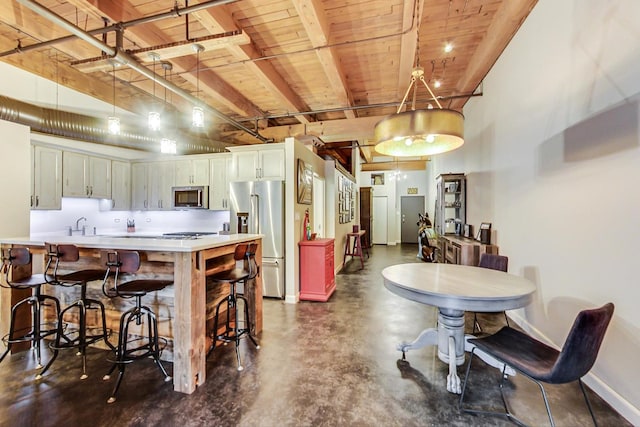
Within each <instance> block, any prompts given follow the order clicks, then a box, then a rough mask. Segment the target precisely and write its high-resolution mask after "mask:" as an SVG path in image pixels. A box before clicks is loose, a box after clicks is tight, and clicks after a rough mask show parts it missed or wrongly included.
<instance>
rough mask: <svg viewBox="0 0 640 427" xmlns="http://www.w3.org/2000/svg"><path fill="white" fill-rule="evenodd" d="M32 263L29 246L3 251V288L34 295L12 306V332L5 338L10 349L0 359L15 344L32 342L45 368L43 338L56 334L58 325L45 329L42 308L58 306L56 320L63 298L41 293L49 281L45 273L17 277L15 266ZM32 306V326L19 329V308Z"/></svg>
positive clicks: (10, 329) (39, 366)
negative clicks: (42, 356) (60, 299)
mask: <svg viewBox="0 0 640 427" xmlns="http://www.w3.org/2000/svg"><path fill="white" fill-rule="evenodd" d="M29 264H31V253H30V252H29V250H28V249H27V248H10V249H3V250H2V271H3V273H4V279H5V280H4V282H3V283H0V286H2V287H3V288H7V287H8V288H12V289H28V290H31V295H30V296H28V297H26V298H23V299H22V300H20V301H19V302H17V303H16V304H14V306H13V307H11V323H10V325H9V333H8V334H7V335H5V336H4V337H3V338H2V341H3V342H4V343H5V345H6V347H7V349H6V350H5V352H4V353H2V356H0V362H2V361H3V360H4V358H5V357H6V356H7V354H9V351H10V350H11V347H12V345H13V344H18V343H23V342H29V341H31V346H32V347H33V348H34V349H35V351H36V359H37V361H38V366H37V368H38V369H40V368H42V363H41V352H40V341H42V339H43V338H45V337H47V336H49V335H53V334H55V333H56V331H57V327H50V328H49V329H42V307H43V306H53V307H54V309H55V315H56V319H57V318H58V315H59V314H60V301H58V299H57V298H55V297H53V296H50V295H44V294H43V293H42V285H44V284H46V283H47V280H46V278H45V276H44V274H32V275H29V276H27V277H22V278H14V276H19V274H18V272H17V271H15V269H16V267H21V266H25V265H29ZM28 306H30V307H31V326H30V327H28V328H22V329H16V320H17V318H18V316H17V315H18V311H19V310H20V309H21V308H22V307H28Z"/></svg>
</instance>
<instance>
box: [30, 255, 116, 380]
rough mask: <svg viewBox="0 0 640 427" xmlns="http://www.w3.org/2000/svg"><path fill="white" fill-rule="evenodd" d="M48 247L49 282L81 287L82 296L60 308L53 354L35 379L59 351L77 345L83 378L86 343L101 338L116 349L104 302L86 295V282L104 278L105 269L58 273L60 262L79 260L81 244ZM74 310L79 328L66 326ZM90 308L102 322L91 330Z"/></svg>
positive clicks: (37, 377) (85, 367)
mask: <svg viewBox="0 0 640 427" xmlns="http://www.w3.org/2000/svg"><path fill="white" fill-rule="evenodd" d="M46 247H47V253H48V256H49V260H48V261H47V270H46V273H45V278H46V279H47V283H48V284H51V285H55V286H62V287H79V288H80V298H78V299H77V300H75V301H74V302H72V303H71V304H69V305H68V306H67V307H65V308H64V309H62V310H61V311H60V314H59V315H58V328H57V331H56V339H55V341H54V342H53V343H51V344H50V345H49V346H50V347H51V349H52V350H53V357H52V358H51V359H49V362H48V363H47V365H46V366H45V367H44V369H43V370H42V371H41V372H40V373H39V374H38V375H37V376H36V379H40V378H42V375H44V373H45V372H46V371H47V370H48V369H49V368H50V367H51V365H52V364H53V362H54V361H55V360H56V358H57V357H58V351H59V350H64V349H71V348H76V349H77V350H78V351H77V353H76V354H77V355H78V356H82V375H81V376H80V379H81V380H83V379H85V378H87V376H88V375H87V355H86V350H87V346H89V345H90V344H93V343H96V342H98V341H104V343H105V344H106V345H107V346H108V347H109V348H111V349H113V348H114V347H113V345H111V343H110V342H109V339H108V336H109V334H110V331H109V330H108V329H107V321H106V315H105V310H104V304H102V302H100V301H98V300H96V299H92V298H88V297H87V283H88V282H92V281H97V280H100V281H102V280H103V278H104V274H105V272H104V270H101V269H86V270H76V271H72V272H70V273H65V274H60V273H59V272H58V269H59V268H60V262H64V263H67V262H72V263H74V262H78V260H79V259H80V252H79V250H78V247H77V246H75V245H70V244H60V245H58V244H52V243H46ZM50 272H51V273H50ZM72 310H77V312H78V317H77V318H78V327H77V328H67V325H65V321H64V317H65V315H66V314H67V313H71V312H72ZM89 310H97V311H98V312H99V314H100V317H101V322H100V325H99V326H98V327H91V329H89V328H88V327H87V313H88V312H89Z"/></svg>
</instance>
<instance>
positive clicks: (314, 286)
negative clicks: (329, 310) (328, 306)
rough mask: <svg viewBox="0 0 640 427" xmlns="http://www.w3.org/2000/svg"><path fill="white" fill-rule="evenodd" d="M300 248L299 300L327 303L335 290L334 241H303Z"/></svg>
mask: <svg viewBox="0 0 640 427" xmlns="http://www.w3.org/2000/svg"><path fill="white" fill-rule="evenodd" d="M298 245H299V246H300V299H301V300H308V301H327V300H328V299H329V297H330V296H331V294H333V291H335V290H336V278H335V274H334V267H333V259H334V254H333V252H334V249H333V246H334V239H316V240H303V241H301V242H300V243H298Z"/></svg>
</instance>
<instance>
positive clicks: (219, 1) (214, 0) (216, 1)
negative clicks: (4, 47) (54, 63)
mask: <svg viewBox="0 0 640 427" xmlns="http://www.w3.org/2000/svg"><path fill="white" fill-rule="evenodd" d="M234 1H237V0H211V1H207V2H204V3H200V4H196V5H193V6H187V7H183V8H178V6H177V5H176V7H174V8H173V9H171V10H170V11H169V12H163V13H158V14H156V15H150V16H145V17H142V18H138V19H133V20H131V21H125V22H118V23H115V24H111V25H105V26H104V27H100V28H95V29H93V30H89V31H87V33H88V34H91V35H92V36H96V35H100V34H106V33H108V32H109V31H117V30H122V29H125V28H129V27H134V26H136V25H140V24H148V23H151V22H155V21H161V20H163V19H166V18H177V17H180V16H182V15H188V14H189V13H192V12H198V11H200V10H203V9H208V8H210V7H214V6H222V5H225V4H228V3H233V2H234ZM23 4H24V3H23ZM25 6H26V5H25ZM103 19H106V18H103ZM75 38H76V36H65V37H59V38H57V39H51V40H47V41H44V42H39V43H35V44H32V45H29V46H18V47H16V48H15V49H11V50H8V51H6V52H0V58H1V57H3V56H9V55H13V54H15V53H22V52H27V51H30V50H33V49H39V48H42V47H46V46H51V45H54V44H58V43H62V42H66V41H70V40H73V39H75Z"/></svg>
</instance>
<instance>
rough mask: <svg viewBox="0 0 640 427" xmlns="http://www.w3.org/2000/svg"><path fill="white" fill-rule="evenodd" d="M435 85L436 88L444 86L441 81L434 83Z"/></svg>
mask: <svg viewBox="0 0 640 427" xmlns="http://www.w3.org/2000/svg"><path fill="white" fill-rule="evenodd" d="M433 85H434V86H435V87H440V86H441V85H442V83H441V82H440V80H436V81H435V82H433Z"/></svg>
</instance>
